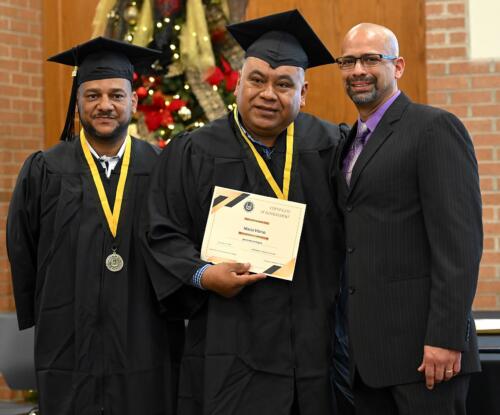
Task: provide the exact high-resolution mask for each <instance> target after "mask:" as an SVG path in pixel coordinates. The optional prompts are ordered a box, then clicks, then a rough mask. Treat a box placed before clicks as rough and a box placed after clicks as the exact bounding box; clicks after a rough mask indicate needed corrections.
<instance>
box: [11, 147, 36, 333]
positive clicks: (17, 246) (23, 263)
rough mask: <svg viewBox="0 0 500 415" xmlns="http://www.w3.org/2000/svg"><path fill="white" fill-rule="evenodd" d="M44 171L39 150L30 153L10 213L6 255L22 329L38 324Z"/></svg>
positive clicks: (18, 182)
mask: <svg viewBox="0 0 500 415" xmlns="http://www.w3.org/2000/svg"><path fill="white" fill-rule="evenodd" d="M44 171H45V169H44V167H43V157H42V155H41V153H40V152H38V153H35V154H33V155H31V156H30V157H29V158H28V159H27V160H26V161H25V163H24V165H23V167H22V168H21V172H20V173H19V176H18V179H17V183H16V186H15V188H14V192H13V195H12V199H11V202H10V206H9V213H8V216H7V254H8V257H9V261H10V266H11V274H12V284H13V288H14V299H15V302H16V312H17V319H18V324H19V329H21V330H23V329H27V328H29V327H31V326H33V325H34V324H35V313H34V308H35V307H34V304H35V287H36V277H37V247H38V237H39V227H40V226H39V225H40V199H41V194H42V186H43V175H44Z"/></svg>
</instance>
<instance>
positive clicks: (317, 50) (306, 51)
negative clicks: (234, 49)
mask: <svg viewBox="0 0 500 415" xmlns="http://www.w3.org/2000/svg"><path fill="white" fill-rule="evenodd" d="M227 30H229V32H230V33H231V34H232V35H233V37H234V38H235V39H236V41H237V42H238V43H239V44H240V45H241V47H242V48H243V49H244V50H245V51H246V54H245V57H249V56H253V57H256V58H259V59H262V60H264V61H266V62H267V63H269V65H271V67H272V68H276V67H278V66H282V65H289V66H298V67H301V68H304V69H306V68H312V67H314V66H320V65H326V64H329V63H334V62H335V59H334V57H333V56H332V55H331V53H330V52H329V51H328V49H327V48H326V47H325V45H324V44H323V42H321V40H320V39H319V37H318V36H317V35H316V33H314V30H313V29H312V28H311V26H309V24H308V23H307V21H306V20H305V19H304V17H303V16H302V15H301V14H300V12H299V11H298V10H296V9H295V10H290V11H287V12H283V13H277V14H272V15H270V16H265V17H261V18H258V19H253V20H248V21H246V22H242V23H236V24H233V25H230V26H227Z"/></svg>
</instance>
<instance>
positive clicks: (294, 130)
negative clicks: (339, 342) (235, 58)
mask: <svg viewBox="0 0 500 415" xmlns="http://www.w3.org/2000/svg"><path fill="white" fill-rule="evenodd" d="M229 30H230V32H231V33H232V34H233V36H234V37H235V38H236V40H237V41H238V42H239V43H240V44H241V45H242V47H243V48H244V49H245V50H246V60H245V63H244V66H243V69H242V70H241V73H240V78H239V81H238V85H237V87H236V91H235V94H236V98H237V109H236V110H235V111H234V112H231V113H230V114H228V115H227V116H225V117H222V118H220V119H218V120H216V121H214V122H212V123H210V124H208V125H206V126H205V127H203V128H200V129H198V130H196V131H193V132H189V133H185V134H183V135H182V136H179V137H177V138H174V139H173V140H172V141H171V143H170V144H169V145H168V146H167V148H166V149H165V150H164V152H163V154H162V155H161V157H160V161H159V163H158V165H157V167H156V169H155V171H154V173H153V178H152V183H151V190H150V193H149V200H148V229H147V232H146V234H145V251H146V253H147V254H148V256H149V258H148V260H147V263H148V270H149V273H150V275H151V277H152V281H153V285H154V287H155V290H156V294H157V297H158V299H159V300H160V301H161V303H162V306H163V307H165V308H166V309H170V310H172V309H176V310H177V311H178V312H179V313H182V312H185V313H186V314H185V316H186V317H188V318H189V320H190V321H189V326H188V334H187V339H186V344H185V351H184V357H183V360H182V364H181V375H180V376H181V377H180V385H179V401H178V413H179V414H183V415H200V414H203V415H210V414H227V415H229V414H238V415H255V414H259V415H291V414H295V415H296V414H301V415H318V414H332V413H335V412H334V408H333V406H334V404H333V396H332V391H331V386H330V374H329V366H330V358H331V353H332V350H331V339H332V336H333V335H332V329H333V327H332V326H333V317H334V316H333V309H334V304H335V298H336V294H337V292H338V288H339V279H340V269H341V265H342V264H343V259H344V246H343V235H342V225H341V221H340V219H339V213H338V212H337V210H336V207H335V205H334V202H333V201H334V200H335V196H334V189H333V184H332V183H331V176H330V167H331V165H332V161H333V157H334V155H335V152H336V145H337V142H338V141H339V139H340V136H341V134H342V133H341V130H340V129H339V127H338V126H336V125H333V124H330V123H328V122H326V121H322V120H320V119H318V118H316V117H313V116H310V115H307V114H303V113H300V112H299V111H300V109H301V108H302V107H303V106H304V105H305V100H306V93H307V89H308V84H307V81H305V78H304V72H305V69H306V68H310V67H314V66H319V65H324V64H329V63H333V62H334V59H333V57H332V56H331V55H330V53H329V52H328V50H327V49H326V48H325V47H324V45H323V44H322V42H321V41H320V39H319V38H318V37H317V36H316V34H315V33H314V32H313V30H312V29H311V27H310V26H309V25H308V24H307V22H306V21H305V20H304V18H303V17H302V16H301V15H300V13H299V12H298V11H296V10H294V11H290V12H285V13H279V14H276V15H272V16H267V17H264V18H260V19H255V20H251V21H248V22H245V23H240V24H236V25H233V26H229ZM220 188H224V189H229V190H228V192H229V193H225V194H220V193H215V194H214V192H216V191H220ZM216 189H218V190H216ZM231 192H232V193H231ZM264 197H265V200H263V199H264ZM224 198H225V199H224ZM261 198H262V199H261ZM269 201H276V202H277V201H279V202H280V203H279V204H278V203H270V202H269ZM281 202H283V203H281ZM288 202H290V204H287V203H288ZM291 202H294V203H295V204H296V205H298V204H301V205H306V207H305V215H304V217H303V226H302V225H301V234H300V235H299V237H298V254H297V258H296V260H294V262H295V263H294V272H293V279H292V280H291V281H290V280H287V279H283V278H274V277H273V276H271V275H272V274H273V271H272V269H267V270H264V269H263V270H262V271H264V272H266V274H269V275H270V276H267V277H266V275H264V274H263V273H259V274H253V273H250V272H249V269H250V266H253V265H254V264H247V263H241V262H242V261H245V259H244V258H238V255H236V257H235V258H233V260H234V261H236V262H234V261H232V262H220V261H216V260H214V261H210V258H207V260H206V261H205V260H202V259H201V258H202V252H201V251H202V242H203V239H204V236H205V235H206V233H205V230H206V228H207V218H208V217H209V213H211V214H216V215H219V214H220V213H221V211H220V210H219V211H217V212H215V210H216V209H219V208H218V206H221V207H220V209H226V208H227V207H231V206H232V207H231V209H237V210H238V212H237V213H238V214H239V215H242V212H244V211H245V209H246V210H247V211H248V214H245V215H242V216H241V217H242V218H243V219H242V220H246V221H248V223H247V224H246V225H245V224H243V225H242V224H240V225H241V226H242V228H241V229H240V230H237V228H236V227H237V225H238V224H237V221H236V222H235V221H234V220H223V221H220V222H218V223H215V224H213V227H211V228H210V229H211V230H207V232H209V231H210V232H212V231H213V232H217V234H216V236H217V235H219V236H217V237H216V238H215V245H212V246H216V247H217V246H219V248H220V246H223V244H224V243H225V244H227V246H228V247H229V248H231V247H232V243H231V242H228V241H229V239H228V238H227V236H226V233H225V231H226V230H228V231H234V230H237V232H236V233H237V234H238V232H241V233H242V234H243V235H240V236H242V238H243V237H244V238H246V239H247V241H245V243H248V244H250V243H251V242H250V241H253V242H254V246H255V247H260V248H256V249H261V250H262V254H263V255H272V254H273V253H276V255H278V254H279V252H280V250H279V249H278V248H279V247H277V246H274V245H273V246H271V245H272V244H269V243H268V240H267V239H265V238H268V237H271V238H274V237H273V236H272V235H271V232H274V229H276V227H280V226H281V229H278V230H279V231H280V232H282V233H283V235H286V238H295V237H296V236H297V229H298V227H294V226H295V225H294V226H287V224H290V223H299V222H300V221H299V222H283V223H284V225H280V222H279V221H278V220H277V219H280V220H281V219H283V218H284V216H280V215H287V214H288V213H289V212H288V210H289V209H291V208H290V206H292V205H293V206H295V205H294V204H292V203H291ZM222 205H224V206H222ZM266 212H267V213H266ZM255 213H258V215H263V216H258V215H257V216H254V214H255ZM225 214H227V213H225ZM266 215H267V217H268V218H269V222H270V223H269V224H266V223H264V222H268V221H267V220H266V219H265V218H266ZM271 218H274V219H276V220H273V219H271ZM290 220H291V217H290ZM252 223H253V225H252ZM235 224H236V225H235ZM221 226H223V227H224V226H227V227H229V228H228V229H220V227H221ZM235 226H236V227H235ZM271 227H273V229H271ZM291 228H293V229H291ZM268 232H269V233H268ZM276 240H277V239H276ZM259 241H261V242H262V243H261V244H260V243H259ZM238 243H241V240H239V242H238ZM217 244H219V245H217ZM291 245H293V244H291ZM219 248H218V249H219ZM229 248H228V249H227V250H224V249H222V248H220V251H227V252H226V253H225V254H227V253H228V252H229V253H231V252H235V251H232V250H231V249H229ZM274 250H276V251H274ZM254 252H255V250H254ZM231 258H232V257H229V259H231ZM258 259H262V257H259V258H258ZM264 259H265V258H264ZM211 262H217V264H215V265H214V264H212V263H211ZM277 262H279V264H278V263H277V264H274V266H276V267H280V266H284V265H286V258H285V255H284V256H283V260H280V261H277Z"/></svg>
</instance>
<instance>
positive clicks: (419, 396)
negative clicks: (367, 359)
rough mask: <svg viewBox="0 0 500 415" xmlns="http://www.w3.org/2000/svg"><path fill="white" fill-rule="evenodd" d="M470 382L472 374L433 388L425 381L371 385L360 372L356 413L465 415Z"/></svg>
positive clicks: (363, 414) (357, 378) (355, 392)
mask: <svg viewBox="0 0 500 415" xmlns="http://www.w3.org/2000/svg"><path fill="white" fill-rule="evenodd" d="M469 381H470V375H462V376H456V377H454V378H452V379H451V380H449V381H447V382H442V383H439V384H437V385H435V386H434V389H433V390H428V389H427V388H426V387H425V383H424V382H417V383H409V384H406V385H396V386H390V387H386V388H371V387H369V386H367V385H365V384H364V382H363V380H362V379H361V377H360V376H359V374H358V372H357V371H356V375H355V379H354V388H353V392H354V406H355V408H356V415H465V414H466V409H465V402H466V398H467V391H468V389H469ZM471 415H473V414H471Z"/></svg>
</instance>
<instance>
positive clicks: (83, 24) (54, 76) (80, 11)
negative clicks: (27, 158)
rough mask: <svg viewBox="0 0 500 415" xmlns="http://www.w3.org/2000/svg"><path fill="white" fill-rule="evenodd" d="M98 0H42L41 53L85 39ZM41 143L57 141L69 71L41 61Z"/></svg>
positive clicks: (47, 53) (63, 114)
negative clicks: (42, 111) (42, 73)
mask: <svg viewBox="0 0 500 415" xmlns="http://www.w3.org/2000/svg"><path fill="white" fill-rule="evenodd" d="M98 1H99V0H74V1H67V0H43V54H44V58H45V59H46V58H48V57H49V56H52V55H54V54H56V53H58V52H61V51H63V50H66V49H68V48H70V47H71V46H73V45H75V44H77V43H82V42H85V41H86V40H89V39H90V37H91V34H92V25H91V23H92V19H93V18H94V12H95V8H96V6H97V3H98ZM43 72H44V101H45V102H44V109H45V111H44V112H45V115H44V116H45V147H46V148H47V147H50V146H51V145H53V144H55V143H57V142H58V141H59V135H60V134H61V130H62V128H63V125H64V120H65V119H66V109H67V108H68V99H69V93H70V90H71V72H72V68H70V67H69V66H64V65H59V64H56V63H52V62H44V65H43Z"/></svg>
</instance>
